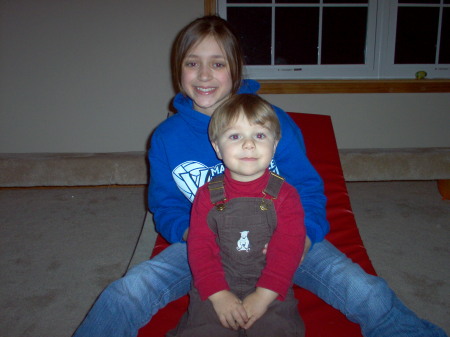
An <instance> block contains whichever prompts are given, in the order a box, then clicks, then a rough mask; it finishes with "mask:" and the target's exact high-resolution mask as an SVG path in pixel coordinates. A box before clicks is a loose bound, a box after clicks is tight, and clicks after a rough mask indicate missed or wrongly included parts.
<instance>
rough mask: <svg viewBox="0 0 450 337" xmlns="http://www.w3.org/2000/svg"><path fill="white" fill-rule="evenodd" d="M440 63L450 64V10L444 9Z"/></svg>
mask: <svg viewBox="0 0 450 337" xmlns="http://www.w3.org/2000/svg"><path fill="white" fill-rule="evenodd" d="M439 63H450V8H444V12H443V15H442V30H441V44H440V51H439Z"/></svg>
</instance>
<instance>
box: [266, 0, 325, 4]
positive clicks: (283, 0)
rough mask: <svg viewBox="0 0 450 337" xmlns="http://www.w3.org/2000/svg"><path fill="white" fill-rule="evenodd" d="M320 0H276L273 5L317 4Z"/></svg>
mask: <svg viewBox="0 0 450 337" xmlns="http://www.w3.org/2000/svg"><path fill="white" fill-rule="evenodd" d="M319 2H320V0H303V1H298V0H276V1H275V3H278V4H318V3H319Z"/></svg>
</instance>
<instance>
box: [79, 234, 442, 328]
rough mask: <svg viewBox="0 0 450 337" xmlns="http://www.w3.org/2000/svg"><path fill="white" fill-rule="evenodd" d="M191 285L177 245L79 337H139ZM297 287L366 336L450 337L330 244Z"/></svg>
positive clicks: (134, 276) (112, 290)
mask: <svg viewBox="0 0 450 337" xmlns="http://www.w3.org/2000/svg"><path fill="white" fill-rule="evenodd" d="M191 280H192V276H191V272H190V269H189V266H188V263H187V252H186V245H185V244H182V243H176V244H172V245H171V246H170V247H168V248H166V249H165V250H164V251H163V252H161V253H160V254H159V255H157V256H156V257H154V258H153V259H151V260H148V261H145V262H142V263H141V264H139V265H137V266H135V267H134V268H133V269H131V270H130V271H129V272H128V273H127V274H126V275H125V276H124V277H123V278H121V279H119V280H117V281H115V282H113V283H111V284H110V285H109V286H108V287H107V288H106V289H105V290H104V291H103V293H102V294H101V295H100V297H99V298H98V299H97V301H96V302H95V304H94V306H93V307H92V309H91V310H90V312H89V314H88V315H87V317H86V318H85V320H84V321H83V322H82V324H81V325H80V327H79V328H78V330H77V331H76V332H75V335H74V336H75V337H113V336H127V337H128V336H136V335H137V332H138V330H139V328H140V327H142V326H143V325H145V324H146V323H147V322H148V321H149V320H150V319H151V317H152V316H153V315H154V314H155V313H156V312H157V311H158V310H159V309H160V308H163V307H164V306H165V305H166V304H168V303H169V302H171V301H174V300H176V299H178V298H180V297H182V296H183V295H185V294H187V293H188V291H189V289H190V287H191ZM294 282H295V283H296V284H298V285H299V286H301V287H303V288H306V289H308V290H310V291H311V292H313V293H315V294H317V295H318V296H319V297H320V298H322V299H323V300H324V301H325V302H327V303H329V304H331V305H332V306H333V307H335V308H337V309H339V310H340V311H341V312H342V313H344V314H345V315H346V316H347V317H348V319H349V320H351V321H353V322H355V323H358V324H359V325H360V326H361V330H362V333H363V335H364V336H366V337H384V336H386V337H392V336H396V337H402V336H404V337H406V336H407V337H416V336H417V337H428V336H430V337H431V336H433V337H438V336H442V337H444V336H447V335H446V334H445V332H444V331H443V330H442V329H440V328H439V327H437V326H435V325H433V324H431V323H429V322H427V321H425V320H421V319H420V318H418V317H417V316H416V315H415V314H414V313H413V312H412V311H411V310H409V309H408V308H406V307H405V306H404V305H403V303H401V302H400V300H399V299H398V298H397V297H396V296H395V294H394V293H393V291H392V290H391V289H390V288H389V287H388V286H387V284H386V282H385V281H384V280H383V279H381V278H379V277H376V276H372V275H368V274H367V273H365V272H364V271H363V270H362V269H361V268H360V267H359V265H357V264H355V263H353V262H352V261H351V260H350V259H349V258H347V257H346V256H345V255H344V254H342V253H341V252H340V251H339V250H338V249H336V248H335V247H334V246H333V245H332V244H331V243H329V242H328V241H322V242H319V243H316V244H315V245H314V247H313V248H312V249H311V250H310V252H308V254H307V255H306V257H305V259H304V261H303V263H302V265H301V266H300V268H299V269H297V272H296V273H295V276H294Z"/></svg>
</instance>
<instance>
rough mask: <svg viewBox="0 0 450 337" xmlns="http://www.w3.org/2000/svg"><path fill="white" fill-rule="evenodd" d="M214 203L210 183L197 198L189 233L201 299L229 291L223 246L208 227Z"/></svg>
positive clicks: (191, 265) (192, 269)
mask: <svg viewBox="0 0 450 337" xmlns="http://www.w3.org/2000/svg"><path fill="white" fill-rule="evenodd" d="M212 207H213V205H212V204H211V202H210V198H209V190H208V189H207V185H204V186H203V187H201V188H200V189H199V190H198V192H197V195H196V197H195V199H194V204H193V206H192V212H191V225H190V228H189V234H188V240H187V245H188V259H189V264H190V267H191V271H192V276H193V278H194V286H195V288H197V290H198V292H199V294H200V298H201V299H202V300H206V299H207V298H208V297H209V296H211V295H213V294H215V293H216V292H218V291H221V290H229V289H230V288H229V286H228V283H227V281H226V279H225V272H224V270H223V267H222V261H221V257H220V249H219V246H218V245H217V243H216V235H215V234H214V232H213V231H212V230H211V229H210V228H209V226H208V222H207V219H208V213H209V211H210V210H211V208H212Z"/></svg>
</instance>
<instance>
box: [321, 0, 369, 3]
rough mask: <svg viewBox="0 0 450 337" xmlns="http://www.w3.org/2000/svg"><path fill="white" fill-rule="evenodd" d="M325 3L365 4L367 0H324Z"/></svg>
mask: <svg viewBox="0 0 450 337" xmlns="http://www.w3.org/2000/svg"><path fill="white" fill-rule="evenodd" d="M323 2H324V3H326V4H366V3H367V2H368V1H367V0H324V1H323Z"/></svg>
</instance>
